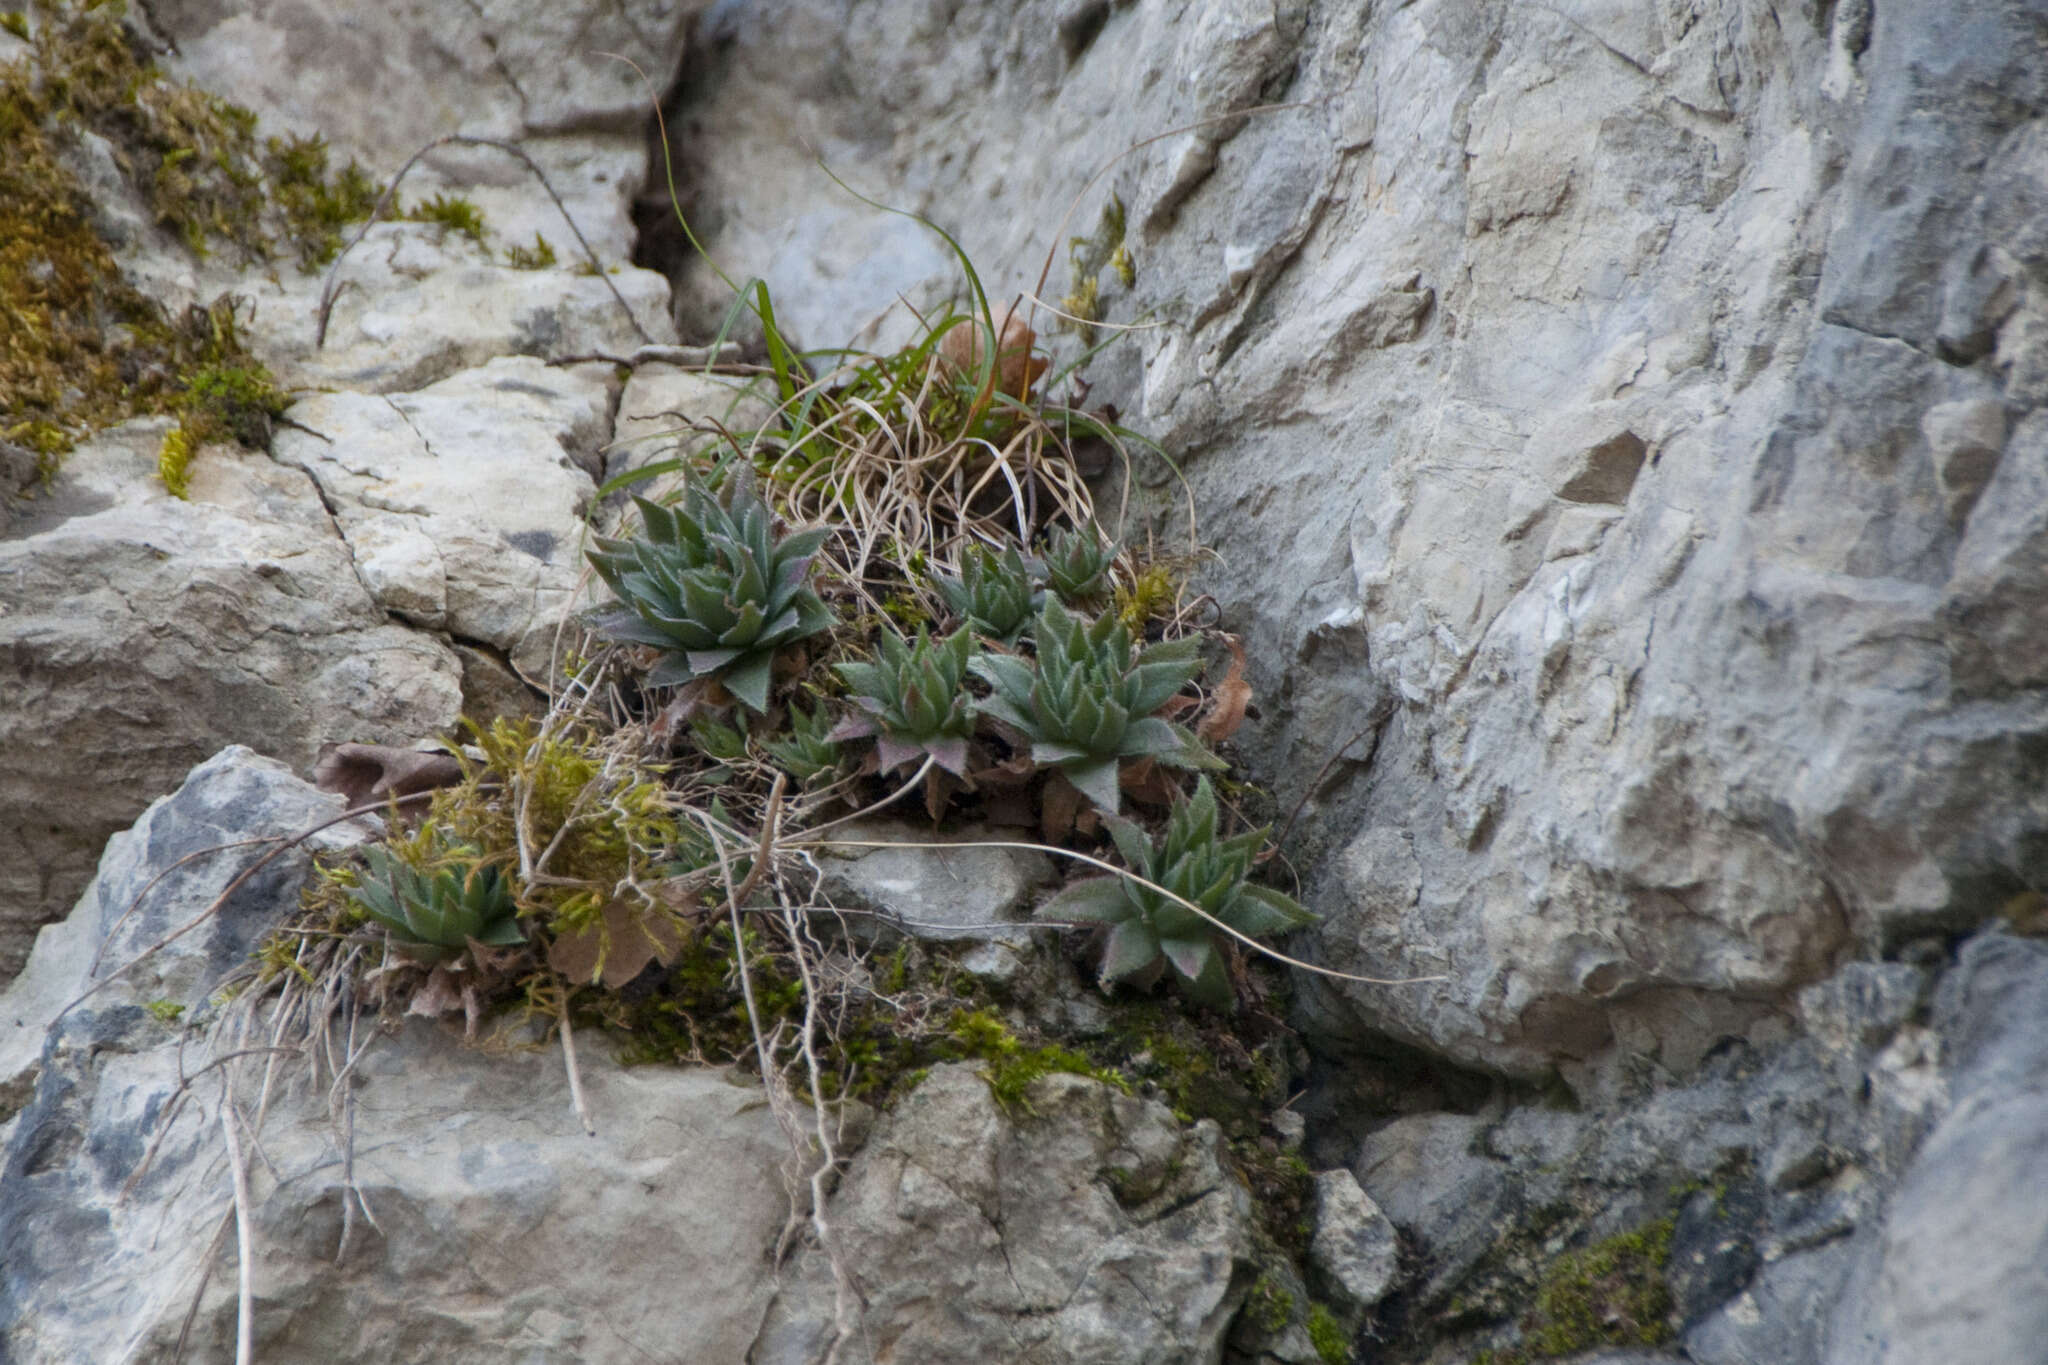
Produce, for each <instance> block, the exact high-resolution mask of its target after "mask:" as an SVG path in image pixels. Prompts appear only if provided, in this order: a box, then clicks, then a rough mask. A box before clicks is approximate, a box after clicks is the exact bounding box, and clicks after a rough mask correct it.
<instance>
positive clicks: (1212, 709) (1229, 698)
mask: <svg viewBox="0 0 2048 1365" xmlns="http://www.w3.org/2000/svg"><path fill="white" fill-rule="evenodd" d="M1223 639H1224V643H1225V644H1227V645H1229V646H1230V672H1229V674H1228V675H1227V676H1226V677H1225V678H1224V679H1223V681H1222V682H1220V683H1218V684H1216V692H1215V695H1214V696H1212V697H1211V698H1210V699H1209V709H1208V710H1207V711H1206V712H1204V713H1203V715H1202V718H1201V720H1199V721H1197V722H1196V723H1195V733H1196V734H1197V735H1199V736H1200V737H1201V738H1202V739H1204V740H1207V741H1208V742H1209V743H1211V744H1221V743H1222V742H1223V741H1224V740H1226V739H1229V738H1230V737H1231V736H1232V735H1234V734H1236V733H1237V727H1238V726H1240V725H1242V724H1244V709H1245V707H1247V706H1249V705H1250V704H1251V700H1252V685H1251V684H1250V683H1248V682H1246V681H1245V680H1244V645H1243V644H1242V643H1241V642H1240V641H1239V640H1238V638H1237V637H1236V636H1235V635H1226V636H1224V637H1223Z"/></svg>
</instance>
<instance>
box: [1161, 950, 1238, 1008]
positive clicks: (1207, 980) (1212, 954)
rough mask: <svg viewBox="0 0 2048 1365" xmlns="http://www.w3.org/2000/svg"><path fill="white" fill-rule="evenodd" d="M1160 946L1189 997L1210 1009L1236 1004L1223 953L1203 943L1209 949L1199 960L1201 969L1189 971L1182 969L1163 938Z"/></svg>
mask: <svg viewBox="0 0 2048 1365" xmlns="http://www.w3.org/2000/svg"><path fill="white" fill-rule="evenodd" d="M1160 947H1161V949H1162V950H1167V958H1166V960H1167V961H1168V962H1169V963H1172V965H1173V969H1174V974H1175V975H1176V976H1178V977H1180V979H1181V989H1182V990H1184V991H1186V992H1187V993H1188V997H1189V998H1190V999H1192V1000H1195V1001H1197V1002H1198V1003H1200V1004H1204V1005H1207V1006H1209V1007H1210V1008H1211V1009H1219V1010H1228V1009H1231V1008H1232V1007H1234V1006H1235V1005H1236V1003H1237V1001H1236V997H1234V996H1233V995H1232V994H1231V991H1230V975H1229V973H1227V972H1226V971H1224V969H1223V955H1222V954H1221V953H1219V952H1216V951H1215V950H1214V949H1213V948H1209V945H1208V944H1206V943H1204V944H1203V947H1205V948H1209V951H1208V953H1207V955H1206V956H1204V957H1202V958H1201V959H1200V960H1199V965H1200V968H1201V970H1200V971H1198V972H1194V973H1189V972H1186V971H1184V970H1183V969H1182V967H1181V964H1180V963H1179V962H1176V961H1175V960H1174V957H1173V954H1172V952H1171V950H1170V948H1169V946H1168V944H1167V943H1166V942H1165V941H1164V940H1162V941H1161V942H1160Z"/></svg>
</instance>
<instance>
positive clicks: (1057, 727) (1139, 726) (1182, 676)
mask: <svg viewBox="0 0 2048 1365" xmlns="http://www.w3.org/2000/svg"><path fill="white" fill-rule="evenodd" d="M1032 638H1033V640H1034V641H1035V642H1036V644H1037V647H1038V659H1037V664H1036V666H1035V667H1034V666H1033V665H1032V664H1031V663H1029V662H1026V661H1025V660H1023V659H1021V658H1017V657H1015V656H1013V655H1000V654H985V655H983V656H981V657H980V658H978V659H976V660H975V661H974V663H973V665H972V666H973V669H974V672H975V673H976V674H977V675H979V676H980V677H982V678H983V679H985V680H986V681H987V682H988V684H989V686H990V687H991V688H993V689H994V693H993V695H991V696H990V697H988V698H987V699H986V700H984V701H982V702H980V703H978V709H979V710H980V711H981V712H983V713H984V714H986V715H990V716H994V717H995V718H996V719H997V720H1000V721H1002V722H1004V723H1005V724H1007V725H1011V726H1014V727H1015V728H1016V729H1018V730H1019V731H1022V732H1023V734H1024V735H1025V736H1026V737H1027V738H1029V739H1030V741H1031V757H1032V759H1033V761H1035V762H1038V763H1042V764H1047V765H1049V766H1053V767H1057V768H1059V769H1061V770H1062V771H1063V772H1065V773H1066V775H1067V778H1068V780H1069V781H1071V782H1072V783H1073V784H1074V785H1075V786H1076V787H1078V788H1080V789H1081V791H1082V793H1083V794H1084V795H1086V796H1087V797H1088V799H1089V800H1090V801H1093V802H1094V803H1095V804H1096V806H1097V807H1099V808H1100V809H1102V810H1104V811H1107V812H1109V813H1110V814H1112V815H1113V814H1115V813H1116V812H1117V810H1118V809H1119V806H1120V798H1119V794H1118V787H1117V772H1118V767H1119V765H1120V764H1121V763H1122V761H1123V760H1125V759H1127V758H1153V759H1157V760H1158V761H1159V762H1161V763H1169V764H1172V765H1174V766H1176V767H1182V768H1221V767H1222V766H1223V764H1222V762H1221V761H1220V760H1218V759H1217V758H1216V757H1215V756H1214V755H1213V754H1210V753H1209V752H1208V751H1207V750H1205V749H1203V748H1202V746H1201V743H1200V742H1199V741H1198V740H1196V738H1195V737H1194V736H1193V735H1191V734H1189V733H1188V732H1187V731H1186V730H1184V729H1182V728H1181V727H1180V726H1178V725H1175V724H1173V723H1172V722H1170V721H1166V720H1162V719H1160V718H1159V717H1157V716H1155V715H1153V714H1152V713H1153V712H1154V711H1157V710H1158V709H1159V708H1160V707H1161V706H1163V705H1165V704H1166V702H1167V700H1168V699H1169V698H1170V697H1172V696H1173V695H1174V693H1176V692H1178V691H1180V690H1181V688H1182V687H1184V686H1186V685H1187V683H1188V682H1189V681H1190V680H1191V679H1192V678H1193V677H1194V676H1195V675H1196V674H1197V673H1199V672H1201V671H1202V661H1201V659H1200V658H1199V657H1197V655H1196V652H1195V651H1196V648H1197V644H1196V642H1195V641H1194V640H1192V639H1188V640H1176V641H1172V642H1170V643H1167V644H1159V645H1153V646H1152V647H1151V648H1149V649H1146V650H1144V651H1143V652H1141V653H1139V654H1137V655H1136V656H1135V657H1133V655H1132V652H1131V633H1130V631H1129V630H1128V629H1126V628H1125V626H1124V624H1123V623H1122V622H1121V621H1119V620H1117V619H1116V618H1115V617H1114V616H1110V615H1105V616H1103V617H1102V618H1100V619H1099V620H1095V621H1090V620H1088V619H1087V618H1086V617H1083V616H1077V615H1074V614H1072V613H1070V612H1068V611H1067V610H1066V608H1064V607H1062V606H1061V605H1060V603H1059V599H1057V598H1054V597H1048V598H1047V599H1046V601H1045V605H1044V607H1043V608H1042V609H1041V610H1040V611H1039V614H1038V620H1037V622H1036V624H1035V626H1034V629H1033V632H1032Z"/></svg>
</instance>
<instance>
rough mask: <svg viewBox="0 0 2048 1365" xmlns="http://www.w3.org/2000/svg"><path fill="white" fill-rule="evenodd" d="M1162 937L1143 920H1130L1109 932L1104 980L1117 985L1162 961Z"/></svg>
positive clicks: (1104, 958)
mask: <svg viewBox="0 0 2048 1365" xmlns="http://www.w3.org/2000/svg"><path fill="white" fill-rule="evenodd" d="M1160 947H1161V944H1160V941H1159V936H1158V935H1157V934H1155V933H1153V932H1152V926H1151V925H1149V924H1147V923H1145V921H1144V920H1142V919H1127V920H1124V921H1123V922H1122V923H1120V924H1118V925H1117V926H1116V927H1115V928H1114V929H1111V930H1110V931H1109V940H1108V942H1107V943H1105V944H1104V945H1103V949H1102V979H1103V980H1104V981H1116V980H1119V979H1120V978H1122V977H1126V976H1129V975H1131V974H1132V973H1133V972H1141V971H1143V970H1144V969H1145V968H1147V967H1149V966H1151V965H1152V964H1153V963H1154V962H1156V961H1158V960H1159V949H1160Z"/></svg>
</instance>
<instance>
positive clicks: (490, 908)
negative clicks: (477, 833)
mask: <svg viewBox="0 0 2048 1365" xmlns="http://www.w3.org/2000/svg"><path fill="white" fill-rule="evenodd" d="M448 856H449V857H450V859H451V860H452V861H451V862H450V864H449V865H447V866H443V867H437V868H434V869H431V870H427V871H422V870H421V869H419V868H416V867H413V866H411V865H410V864H408V863H405V862H402V861H400V860H399V859H398V858H396V857H394V856H393V855H392V853H391V851H390V850H389V849H387V848H384V847H382V846H378V847H373V848H370V849H368V850H366V851H365V852H364V854H363V858H364V861H365V863H366V864H367V866H366V867H365V868H364V869H363V871H362V872H361V873H360V874H358V876H357V879H356V885H355V886H354V887H353V888H352V889H351V890H350V892H349V896H350V899H352V900H353V901H354V902H355V904H356V908H357V909H359V910H361V911H362V912H363V913H364V914H365V915H368V916H369V917H370V918H371V919H373V920H375V921H376V922H377V923H379V924H381V925H383V926H384V927H385V928H386V929H389V930H390V931H391V934H392V937H393V938H395V939H396V940H397V942H398V947H399V948H400V949H401V950H402V951H403V952H405V953H406V954H407V955H408V956H410V957H413V958H415V959H417V960H419V961H421V962H425V963H428V964H434V963H440V962H447V961H449V960H451V959H453V958H456V957H460V956H461V955H462V954H463V953H464V952H465V951H466V950H467V949H468V948H469V945H470V944H471V942H476V943H481V944H485V945H487V946H489V947H494V948H515V947H517V946H519V945H520V944H522V943H524V942H526V935H525V934H524V933H522V932H521V931H520V928H519V918H518V916H519V908H518V906H517V905H516V904H515V903H514V901H513V898H512V888H511V886H510V885H509V884H508V883H507V882H506V880H505V877H504V874H503V873H501V872H500V871H499V870H498V869H497V867H495V866H494V865H492V864H489V863H485V862H482V861H479V860H478V858H479V855H478V854H477V852H476V850H475V849H471V848H464V847H456V848H453V849H450V850H448Z"/></svg>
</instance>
